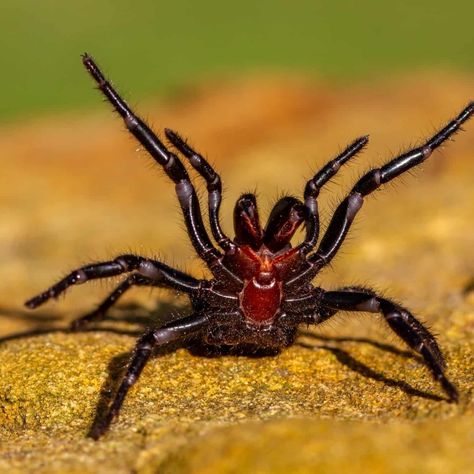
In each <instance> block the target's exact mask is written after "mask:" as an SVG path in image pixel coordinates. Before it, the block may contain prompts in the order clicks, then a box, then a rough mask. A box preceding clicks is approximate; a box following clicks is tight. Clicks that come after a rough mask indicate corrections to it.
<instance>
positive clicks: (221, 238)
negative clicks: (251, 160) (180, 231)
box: [165, 128, 235, 252]
mask: <svg viewBox="0 0 474 474" xmlns="http://www.w3.org/2000/svg"><path fill="white" fill-rule="evenodd" d="M165 135H166V138H168V140H169V141H170V142H171V143H172V144H173V146H174V147H175V148H176V149H177V150H179V151H180V152H181V153H182V154H183V155H184V156H185V157H186V158H187V159H188V160H189V162H190V163H191V165H192V167H193V168H194V169H195V170H196V171H197V172H198V173H199V174H200V175H201V176H202V177H203V178H204V179H205V180H206V185H207V192H208V206H209V221H210V224H211V232H212V235H213V236H214V238H215V239H216V241H217V243H218V244H219V246H220V247H221V248H222V249H223V250H224V251H226V252H228V251H231V250H233V249H234V248H235V244H234V243H233V242H232V240H231V239H229V237H227V235H225V234H224V232H223V230H222V228H221V224H220V220H219V209H220V206H221V202H222V182H221V178H220V176H219V175H218V174H217V173H216V172H215V170H214V169H213V168H212V166H211V165H210V164H209V162H208V161H207V160H206V159H205V158H204V157H203V156H202V155H200V154H199V153H197V152H196V151H195V150H193V149H192V148H191V147H190V146H189V145H188V143H186V141H185V140H183V139H182V138H181V137H180V136H179V134H178V133H176V132H174V131H173V130H170V129H169V128H165Z"/></svg>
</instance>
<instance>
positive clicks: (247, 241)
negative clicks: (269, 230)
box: [234, 194, 263, 250]
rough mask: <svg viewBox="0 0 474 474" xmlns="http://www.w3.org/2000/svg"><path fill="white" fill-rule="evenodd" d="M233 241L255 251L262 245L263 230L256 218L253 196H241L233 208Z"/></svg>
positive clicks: (255, 201) (255, 202) (256, 210)
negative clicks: (248, 246)
mask: <svg viewBox="0 0 474 474" xmlns="http://www.w3.org/2000/svg"><path fill="white" fill-rule="evenodd" d="M234 229H235V241H236V242H237V243H238V244H241V245H250V247H252V248H253V249H254V250H257V249H258V248H260V246H261V245H262V239H263V230H262V226H261V225H260V218H259V216H258V209H257V200H256V198H255V195H253V194H244V195H242V196H241V197H240V198H239V199H238V200H237V202H236V203H235V208H234Z"/></svg>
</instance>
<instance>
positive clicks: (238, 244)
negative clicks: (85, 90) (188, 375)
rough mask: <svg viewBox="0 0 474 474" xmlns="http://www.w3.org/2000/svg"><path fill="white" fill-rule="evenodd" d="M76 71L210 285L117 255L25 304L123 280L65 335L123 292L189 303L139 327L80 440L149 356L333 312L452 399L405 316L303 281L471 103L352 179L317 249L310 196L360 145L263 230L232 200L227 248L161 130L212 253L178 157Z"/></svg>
mask: <svg viewBox="0 0 474 474" xmlns="http://www.w3.org/2000/svg"><path fill="white" fill-rule="evenodd" d="M83 63H84V66H85V67H86V69H87V71H88V72H89V73H90V74H91V75H92V77H93V78H94V79H95V81H96V82H97V84H98V86H99V89H100V90H101V91H102V93H103V94H104V95H105V97H106V98H107V99H108V100H109V101H110V102H111V104H112V105H113V106H114V108H115V109H116V110H117V112H118V113H119V114H120V115H121V116H122V118H123V119H124V121H125V125H126V126H127V128H128V129H129V131H130V132H131V133H132V134H133V135H134V136H135V137H136V138H137V140H138V141H139V142H140V143H141V144H142V145H143V146H144V148H145V149H146V150H147V151H148V153H149V154H150V155H151V156H152V157H153V158H154V159H155V161H156V162H157V163H158V164H159V165H160V166H162V168H163V170H164V171H165V173H166V174H167V175H168V176H169V178H170V179H171V180H172V181H173V182H174V183H175V189H176V194H177V196H178V200H179V203H180V205H181V209H182V212H183V217H184V220H185V223H186V228H187V231H188V234H189V237H190V239H191V242H192V244H193V246H194V249H195V250H196V252H197V254H198V255H199V257H200V258H201V259H202V260H203V261H204V262H205V263H206V265H207V267H208V268H209V270H210V272H211V273H212V278H211V279H210V280H197V279H195V278H193V277H192V276H190V275H187V274H185V273H183V272H181V271H178V270H175V269H173V268H171V267H169V266H168V265H165V264H164V263H162V262H159V261H156V260H152V259H149V258H144V257H140V256H137V255H121V256H119V257H117V258H115V259H114V260H111V261H109V262H101V263H94V264H91V265H87V266H84V267H82V268H80V269H78V270H75V271H73V272H71V273H70V274H69V275H68V276H67V277H66V278H64V279H62V280H61V281H59V282H58V283H57V284H55V285H53V286H52V287H51V288H49V289H48V290H46V291H45V292H43V293H41V294H39V295H38V296H35V297H34V298H32V299H30V300H29V301H27V302H26V305H27V306H28V307H29V308H35V307H37V306H39V305H41V304H43V303H44V302H46V301H47V300H48V299H50V298H52V297H57V296H58V295H59V294H61V293H62V292H64V291H65V290H66V289H67V288H68V287H69V286H71V285H75V284H79V283H84V282H85V281H87V280H90V279H95V278H105V277H111V276H115V275H119V274H123V273H128V274H129V275H128V276H127V277H126V278H125V279H124V280H123V282H122V283H121V284H120V285H119V286H118V287H117V288H116V289H115V290H114V291H113V292H112V293H111V294H110V295H109V296H108V297H107V298H106V299H105V300H104V301H103V302H102V304H100V305H99V307H98V308H97V310H95V311H94V312H92V313H90V314H88V315H86V316H84V317H82V318H80V319H77V320H76V321H74V323H73V326H72V327H73V328H74V329H79V328H81V327H83V326H84V325H86V324H87V323H89V322H91V321H98V320H100V319H102V318H103V317H104V315H105V313H106V311H107V309H108V308H110V306H112V305H113V304H114V303H115V302H116V301H117V299H118V298H119V297H120V296H121V295H122V294H123V293H124V292H125V291H127V290H128V289H129V288H131V287H132V286H134V285H142V286H160V287H167V288H172V289H175V290H178V291H180V292H183V293H185V294H187V295H188V296H189V299H190V301H191V305H192V313H191V315H189V316H187V317H183V318H181V319H178V320H172V321H171V320H170V322H169V323H167V324H165V325H163V326H161V327H158V328H152V329H149V330H148V331H147V332H145V334H144V335H143V336H142V337H140V338H139V340H138V342H137V344H136V347H135V350H134V352H133V355H132V358H131V360H130V363H129V366H128V369H127V372H126V374H125V376H124V378H123V380H122V383H121V385H120V387H119V388H118V390H117V393H116V395H115V398H114V400H113V402H112V404H111V405H110V407H109V408H108V410H107V412H106V413H105V415H104V416H103V417H102V422H101V423H99V424H98V425H97V426H96V427H95V429H94V431H93V432H92V433H91V435H92V436H93V437H95V438H97V437H99V436H100V435H101V434H102V433H104V432H105V431H106V429H107V428H108V426H109V425H110V423H111V421H112V420H113V418H114V417H115V416H116V415H117V413H118V412H119V410H120V407H121V405H122V403H123V400H124V398H125V396H126V394H127V392H128V390H129V388H130V387H131V385H133V384H134V383H135V381H136V380H137V378H138V376H139V375H140V373H141V371H142V369H143V367H144V365H145V364H146V362H147V360H148V359H149V357H150V356H151V353H152V350H153V348H154V347H156V346H158V345H163V344H167V343H170V342H172V341H177V340H183V339H187V340H191V341H196V342H198V343H203V344H204V345H211V346H212V345H214V346H245V347H247V346H250V347H252V348H261V349H264V350H267V349H269V350H278V349H281V348H283V347H286V346H289V345H291V344H292V343H293V341H294V339H295V335H296V330H297V327H298V325H300V324H301V323H305V324H319V323H321V322H323V321H325V320H326V319H328V318H330V317H331V316H333V315H334V314H336V313H337V312H338V311H341V310H343V311H364V312H369V313H379V314H381V315H382V316H383V317H384V319H385V321H386V323H387V324H388V326H389V327H390V328H391V329H392V330H393V331H394V332H395V333H396V334H397V335H398V336H399V337H400V338H401V339H402V340H403V341H404V342H405V343H406V344H407V345H408V346H409V347H410V348H412V349H413V350H414V351H416V352H418V353H419V354H421V356H422V357H423V359H424V361H425V364H426V365H427V367H428V368H429V369H430V371H431V373H432V374H433V376H434V377H435V379H436V380H438V381H439V382H440V384H441V386H442V387H443V389H444V391H445V392H446V394H447V396H448V398H449V400H450V401H457V399H458V393H457V390H456V388H455V387H454V385H453V384H452V383H451V382H450V381H449V380H448V379H447V377H446V375H445V362H444V358H443V355H442V354H441V350H440V349H439V346H438V344H437V342H436V339H435V338H434V336H433V335H432V334H431V333H430V332H429V331H428V329H427V328H426V327H425V326H423V324H421V323H420V322H419V321H418V320H417V319H416V318H415V317H414V316H413V315H412V314H411V313H410V312H409V311H408V310H407V309H405V308H403V307H402V306H400V305H398V304H396V303H394V302H392V301H390V300H388V299H385V298H383V297H380V296H378V295H377V294H376V293H375V292H373V291H372V290H368V289H367V288H359V287H345V288H341V289H339V290H336V291H325V290H323V289H322V288H318V287H314V286H313V285H312V284H311V282H312V280H313V279H314V277H315V276H316V275H317V273H318V272H319V271H320V270H321V269H322V268H323V267H324V266H326V265H328V264H329V262H331V260H332V259H333V257H334V256H335V255H336V253H337V251H338V249H339V247H340V246H341V245H342V243H343V242H344V239H345V237H346V235H347V232H348V231H349V228H350V226H351V224H352V221H353V220H354V218H355V216H356V214H357V213H358V211H359V210H360V208H361V207H362V205H363V203H364V198H365V196H367V195H368V194H370V193H372V192H373V191H375V190H376V189H378V188H379V187H380V186H381V185H382V184H384V183H387V182H388V181H390V180H392V179H394V178H396V177H397V176H398V175H400V174H402V173H404V172H405V171H408V170H409V169H411V168H413V167H414V166H416V165H418V164H419V163H422V162H423V161H424V160H426V159H427V158H428V157H429V156H430V155H431V153H432V152H433V150H435V149H436V148H438V147H439V146H440V145H441V144H442V143H443V142H445V141H446V140H447V139H449V138H450V137H451V136H452V135H453V134H454V133H455V132H456V131H458V130H459V129H460V127H461V125H462V123H464V122H465V121H466V120H468V119H469V117H471V115H472V114H473V112H474V103H473V102H471V103H469V104H468V106H467V107H466V108H465V109H464V110H463V111H462V112H461V113H460V114H459V115H458V116H457V117H456V118H455V119H453V120H452V121H450V122H449V123H448V124H447V125H446V126H445V127H444V128H442V129H441V130H440V131H439V132H437V133H436V134H435V135H434V136H433V137H431V138H430V139H429V140H427V141H426V142H425V143H424V144H423V145H421V146H420V147H417V148H414V149H412V150H409V151H408V152H406V153H403V154H402V155H400V156H397V157H396V158H394V159H392V160H391V161H389V162H388V163H387V164H386V165H384V166H382V167H380V168H376V169H373V170H371V171H369V172H368V173H366V174H365V175H364V176H363V177H362V178H361V179H359V181H358V182H357V183H356V184H355V186H354V187H353V188H352V190H351V191H350V192H349V194H348V195H347V197H346V198H345V199H344V200H343V201H342V202H341V203H340V204H339V206H338V207H337V209H336V211H335V213H334V215H333V217H332V219H331V221H330V223H329V225H328V227H327V229H326V231H325V233H324V235H323V237H322V238H321V240H320V241H319V244H318V240H319V217H318V206H317V198H318V195H319V191H320V190H321V188H322V187H323V186H324V185H325V184H326V183H327V182H328V181H329V180H330V179H331V178H332V177H333V176H334V175H335V174H336V173H337V171H338V170H339V168H340V167H341V166H342V165H343V164H344V163H345V162H346V161H348V160H349V159H350V158H351V157H353V156H354V155H355V154H357V153H358V152H360V151H361V150H362V149H363V148H364V146H365V145H366V144H367V142H368V137H361V138H358V139H357V140H355V141H354V142H352V143H351V144H350V145H349V146H348V147H347V148H346V149H345V150H344V151H343V152H342V153H340V154H339V155H338V156H337V157H336V158H334V159H333V160H332V161H330V162H329V163H327V164H326V165H325V166H324V167H323V168H322V169H321V170H320V171H319V172H318V173H317V174H316V175H315V176H314V177H313V178H312V179H310V180H309V181H308V183H307V184H306V187H305V190H304V201H299V200H298V199H295V198H292V197H284V198H282V199H280V200H279V201H278V202H277V204H276V205H275V207H274V208H273V210H272V212H271V213H270V216H269V218H268V221H267V224H266V227H265V229H262V227H261V224H260V219H259V215H258V210H257V203H256V199H255V196H254V195H253V194H245V195H243V196H241V197H240V199H239V200H238V201H237V203H236V205H235V209H234V227H235V238H234V239H230V238H229V237H227V236H226V234H225V233H224V232H223V230H222V229H221V226H220V223H219V207H220V204H221V190H222V186H221V180H220V177H219V175H218V174H217V173H216V172H215V171H214V169H213V168H212V167H211V166H210V165H209V163H208V162H207V161H206V160H205V159H204V158H203V157H202V156H201V155H199V154H198V153H197V152H195V151H194V150H193V149H192V148H191V147H190V146H189V145H188V144H187V143H186V142H185V141H184V140H183V139H181V137H180V136H179V135H178V134H177V133H175V132H173V131H171V130H168V129H166V130H165V135H166V137H167V138H168V140H169V142H170V143H171V144H172V145H173V146H174V148H175V149H176V150H177V151H179V152H180V153H181V154H182V155H183V156H184V157H185V158H186V159H187V160H188V161H189V163H190V165H191V166H192V167H193V168H194V169H195V170H196V171H197V172H198V173H199V174H200V175H201V176H202V177H203V178H204V180H205V181H206V184H207V190H208V206H209V220H210V229H211V232H212V236H213V238H214V240H215V241H216V242H217V244H218V247H220V249H218V248H217V247H216V246H215V245H214V244H213V242H212V240H211V239H210V237H209V235H208V232H207V230H206V228H205V226H204V223H203V219H202V215H201V209H200V205H199V201H198V198H197V195H196V192H195V190H194V187H193V185H192V183H191V181H190V179H189V176H188V172H187V171H186V168H185V167H184V166H183V163H182V162H181V160H180V159H179V158H178V157H177V156H176V154H174V153H173V152H171V151H170V150H169V149H168V148H167V147H166V146H165V145H164V144H163V142H162V141H161V140H160V139H159V138H158V137H157V136H156V135H155V133H153V131H152V130H150V128H149V127H148V126H147V125H146V124H145V123H144V122H143V121H142V120H141V119H140V118H139V117H137V116H136V115H135V114H134V113H133V112H132V110H131V109H130V108H129V106H128V105H127V104H126V103H125V101H124V100H123V99H122V98H121V97H120V96H119V94H118V93H117V92H116V90H115V89H114V88H113V87H112V86H111V85H110V83H109V82H108V81H107V80H106V79H105V77H104V76H103V74H102V72H101V71H100V69H99V68H98V67H97V65H96V64H95V63H94V61H93V60H92V58H91V57H90V56H88V55H84V56H83ZM301 225H303V226H304V228H305V231H306V235H305V239H304V241H303V242H302V243H300V244H299V245H297V246H296V247H292V246H291V243H290V241H291V238H292V237H293V235H294V233H295V231H296V229H297V228H298V227H299V226H301ZM317 244H318V245H317Z"/></svg>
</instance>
